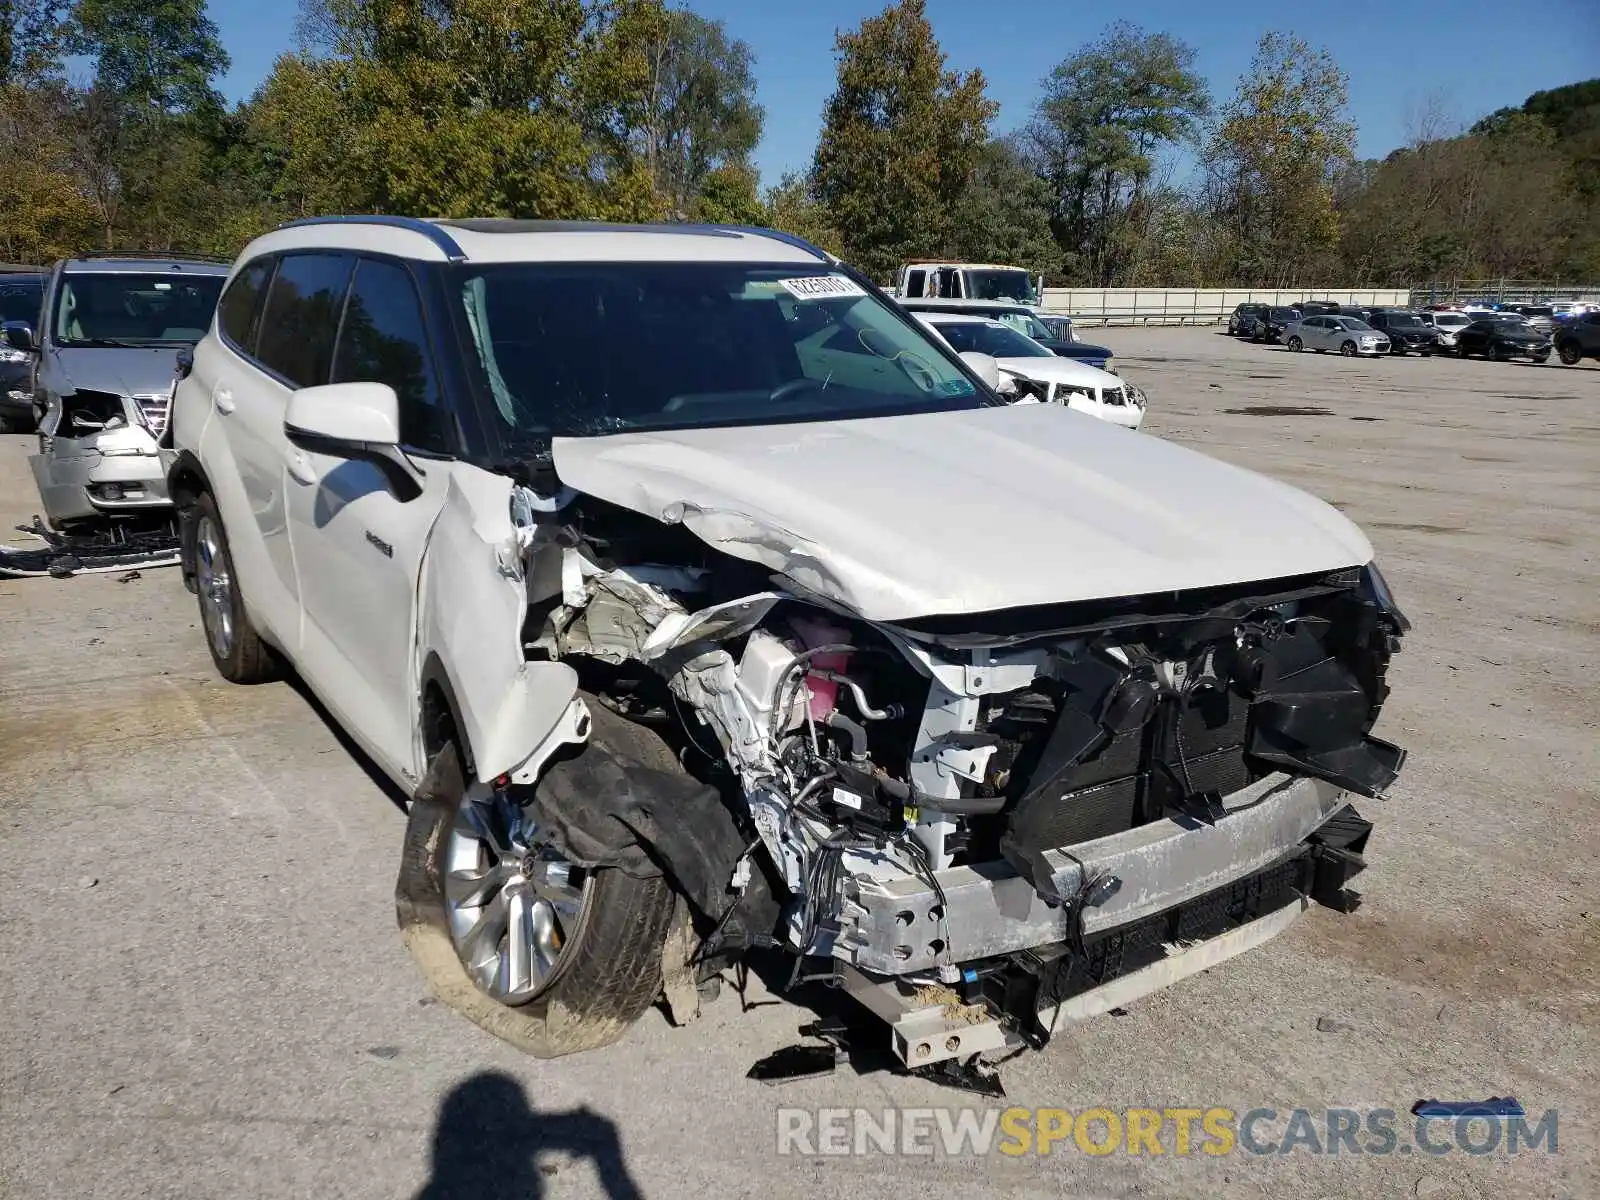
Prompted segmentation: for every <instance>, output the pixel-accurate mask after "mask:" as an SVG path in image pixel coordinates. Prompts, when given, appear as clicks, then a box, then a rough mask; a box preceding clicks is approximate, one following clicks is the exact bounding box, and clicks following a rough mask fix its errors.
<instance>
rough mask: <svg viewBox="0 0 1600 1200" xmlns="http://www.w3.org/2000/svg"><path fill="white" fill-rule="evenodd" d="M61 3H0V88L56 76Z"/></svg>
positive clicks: (62, 36) (61, 42) (63, 29)
mask: <svg viewBox="0 0 1600 1200" xmlns="http://www.w3.org/2000/svg"><path fill="white" fill-rule="evenodd" d="M65 13H66V5H65V0H0V88H7V87H13V86H29V85H32V84H36V83H38V82H40V81H41V80H43V79H45V78H46V77H52V76H59V74H60V68H61V52H62V50H63V49H64V48H65V46H66V40H67V39H66V35H67V25H66V17H65Z"/></svg>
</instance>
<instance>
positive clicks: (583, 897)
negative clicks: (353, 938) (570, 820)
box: [395, 744, 675, 1058]
mask: <svg viewBox="0 0 1600 1200" xmlns="http://www.w3.org/2000/svg"><path fill="white" fill-rule="evenodd" d="M423 793H424V794H422V795H420V796H419V797H418V798H417V799H416V800H415V801H414V802H413V803H412V805H411V812H410V816H409V819H408V821H407V823H406V838H405V846H404V849H403V851H402V853H401V859H400V873H399V877H398V879H397V881H396V884H395V907H396V912H397V916H398V918H399V922H400V927H401V930H402V931H403V934H404V937H405V941H406V945H407V948H408V949H409V950H410V951H411V953H412V956H413V957H415V958H416V960H417V962H418V964H419V965H420V966H421V967H422V969H423V972H424V974H425V975H426V976H427V977H428V982H429V985H430V986H431V987H432V988H433V989H434V991H435V992H436V993H437V994H438V995H439V997H440V999H442V1000H443V1001H445V1003H447V1004H449V1005H450V1006H451V1007H452V1008H454V1009H456V1011H458V1012H460V1013H461V1014H462V1015H464V1016H466V1017H467V1018H468V1019H469V1020H471V1021H473V1022H474V1023H476V1024H478V1025H480V1026H482V1027H483V1028H484V1029H487V1030H488V1031H489V1032H490V1033H493V1034H495V1035H496V1036H497V1037H500V1038H503V1039H504V1040H506V1041H508V1042H510V1043H511V1044H512V1045H514V1046H517V1047H518V1048H519V1049H522V1050H524V1051H526V1052H527V1053H529V1054H532V1055H533V1056H535V1057H536V1058H557V1057H560V1056H561V1055H565V1054H573V1053H577V1052H579V1051H582V1050H592V1049H596V1048H598V1047H600V1046H606V1045H609V1044H611V1043H612V1042H615V1041H617V1040H618V1039H620V1038H621V1037H622V1036H623V1035H624V1034H625V1033H626V1032H627V1030H628V1028H629V1027H630V1026H631V1025H632V1024H633V1023H634V1022H635V1021H636V1020H638V1019H639V1017H640V1016H642V1015H643V1014H644V1012H645V1010H646V1009H648V1008H649V1007H650V1005H651V1004H652V1003H653V1002H654V1001H655V998H656V996H657V995H659V994H660V991H661V984H662V976H661V956H662V947H663V944H664V943H665V941H666V935H667V929H668V926H669V925H670V923H671V920H672V916H673V912H674V905H675V897H674V895H673V893H672V890H671V888H670V887H669V886H668V884H667V881H666V880H665V879H664V878H661V877H659V876H654V877H645V878H639V877H636V876H632V875H627V874H625V873H623V871H621V870H620V869H617V868H609V867H601V868H595V869H584V868H581V867H578V866H576V865H574V864H571V863H568V862H566V860H565V859H563V858H561V856H560V855H559V854H558V853H556V852H555V851H554V850H552V849H549V848H547V847H543V848H542V847H541V846H540V845H539V843H538V841H537V840H536V839H537V830H534V829H531V828H529V827H528V826H527V818H526V814H525V813H523V812H522V810H520V809H519V808H518V806H517V805H516V803H515V801H514V800H512V799H511V798H510V797H509V796H508V795H505V794H503V793H495V792H494V791H493V790H492V789H490V788H488V787H487V786H486V785H483V784H479V783H476V782H472V783H469V782H468V780H467V778H466V772H465V771H464V770H463V768H462V766H461V760H460V756H459V754H458V752H457V750H456V748H455V746H454V745H453V744H447V745H446V746H445V748H444V749H443V750H442V751H440V752H439V755H438V756H437V757H436V759H435V761H434V763H433V765H432V767H431V768H430V770H429V772H428V783H427V784H426V785H425V786H424V789H423ZM519 896H520V897H521V899H520V900H519V899H518V897H519ZM518 913H520V914H521V916H520V920H521V922H522V925H521V928H520V929H518V928H515V927H514V925H513V914H518Z"/></svg>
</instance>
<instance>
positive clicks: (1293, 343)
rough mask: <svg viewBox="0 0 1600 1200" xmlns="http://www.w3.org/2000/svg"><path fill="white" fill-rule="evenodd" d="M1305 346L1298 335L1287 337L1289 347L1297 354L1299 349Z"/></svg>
mask: <svg viewBox="0 0 1600 1200" xmlns="http://www.w3.org/2000/svg"><path fill="white" fill-rule="evenodd" d="M1305 348H1306V344H1305V343H1304V342H1302V341H1301V340H1300V338H1299V336H1298V335H1296V336H1295V337H1292V338H1290V339H1289V349H1291V350H1293V351H1294V352H1295V353H1296V354H1299V353H1300V351H1302V350H1304V349H1305Z"/></svg>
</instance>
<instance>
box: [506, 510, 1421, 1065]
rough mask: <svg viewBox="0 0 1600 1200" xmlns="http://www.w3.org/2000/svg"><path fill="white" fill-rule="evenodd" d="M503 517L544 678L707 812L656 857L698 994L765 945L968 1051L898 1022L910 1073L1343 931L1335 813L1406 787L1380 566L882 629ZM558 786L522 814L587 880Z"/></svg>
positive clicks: (718, 557)
mask: <svg viewBox="0 0 1600 1200" xmlns="http://www.w3.org/2000/svg"><path fill="white" fill-rule="evenodd" d="M513 507H514V510H518V509H519V507H520V511H519V512H518V517H517V523H518V525H519V527H520V528H522V529H523V531H524V532H523V539H524V546H525V551H526V554H525V558H524V565H525V570H526V584H527V592H528V597H529V604H530V606H529V613H528V620H527V624H526V627H525V630H524V642H525V647H526V652H527V654H528V656H529V657H530V658H544V659H552V660H560V661H563V662H565V663H567V664H569V665H571V666H572V667H574V668H575V669H576V670H577V671H578V673H579V677H580V680H581V686H582V689H583V694H584V696H585V697H586V701H587V703H588V704H589V705H590V706H591V708H592V709H593V708H599V709H603V710H606V711H605V713H604V714H603V715H604V716H606V717H607V718H608V719H609V718H613V717H619V718H622V719H624V720H626V721H628V722H632V723H635V724H638V725H642V726H646V727H648V728H650V729H652V730H654V731H655V732H656V733H658V734H659V735H660V736H661V737H662V739H663V740H664V741H665V742H666V743H667V744H668V745H669V746H671V747H673V749H674V751H675V753H676V754H677V758H678V761H679V763H680V764H681V765H682V767H683V768H684V770H685V771H686V772H687V773H688V774H689V775H691V776H693V777H694V778H695V779H696V780H698V781H699V782H700V783H701V784H702V785H704V787H705V788H706V789H707V790H708V794H709V792H712V791H714V792H715V795H716V798H717V799H718V800H719V801H720V805H721V806H720V809H719V808H718V807H717V806H716V805H715V804H713V805H712V807H711V809H708V810H702V811H711V812H713V813H715V814H717V815H716V816H715V818H714V819H718V820H724V821H726V822H727V824H728V826H729V832H728V836H725V837H720V838H718V837H713V836H708V835H706V834H705V833H704V831H702V833H701V834H700V835H698V836H697V837H695V838H691V839H690V840H691V841H692V842H694V843H695V845H696V847H697V848H696V849H695V850H694V851H693V852H692V853H691V852H688V851H684V850H681V849H680V850H679V851H678V852H677V853H676V856H675V855H674V852H673V851H672V849H671V848H670V846H668V847H666V848H663V849H662V850H661V852H660V853H659V854H657V855H653V857H656V858H659V859H663V860H666V862H665V869H666V871H667V872H668V873H669V874H673V875H676V876H678V879H677V882H678V884H679V886H680V890H682V891H683V892H684V893H685V894H686V895H688V896H690V897H691V899H696V900H697V902H696V903H695V908H696V910H697V911H696V914H695V915H696V931H697V933H698V936H699V941H700V946H699V950H698V951H697V952H696V954H695V961H696V962H697V963H698V964H699V965H700V969H701V970H702V971H708V970H713V969H715V968H716V967H717V966H719V965H726V964H727V963H728V962H731V961H733V960H734V959H736V958H738V957H739V956H740V955H741V954H742V953H743V952H744V951H745V950H747V949H749V948H750V947H752V946H770V947H778V948H780V949H782V950H784V951H786V952H787V953H789V954H791V955H793V956H794V967H793V975H792V976H791V982H793V981H794V980H798V979H805V978H825V979H827V980H828V981H829V982H833V983H836V984H839V985H840V986H843V987H845V988H846V989H847V990H849V991H851V992H852V993H853V994H856V995H857V997H858V998H859V999H862V1000H863V1002H864V1003H867V1004H868V1005H869V1007H880V1006H882V1005H883V1004H884V997H885V996H886V995H889V996H898V997H900V998H901V1000H904V999H905V997H908V996H911V995H913V994H915V995H920V996H923V997H924V998H928V997H931V998H932V1000H931V1001H929V1003H931V1005H932V1007H933V1008H936V1009H938V1010H939V1011H940V1012H942V1013H943V1014H944V1017H943V1018H941V1019H942V1020H944V1021H945V1022H946V1024H949V1023H950V1022H951V1021H953V1022H954V1025H953V1026H951V1027H952V1028H953V1027H955V1026H961V1027H962V1028H963V1029H971V1030H972V1031H973V1033H972V1034H970V1035H969V1034H967V1033H964V1032H959V1031H958V1033H957V1034H952V1035H950V1036H945V1033H944V1030H945V1025H940V1026H939V1036H938V1037H936V1038H933V1037H930V1038H923V1037H922V1034H921V1033H918V1032H917V1030H918V1029H921V1028H922V1026H918V1025H916V1021H924V1024H925V1023H926V1022H925V1020H924V1017H923V1016H919V1015H918V1014H919V1013H924V1014H925V1012H926V1011H930V1010H929V1009H928V1006H927V1005H924V1006H923V1008H922V1009H919V1008H918V1007H917V1004H915V1003H911V1002H909V1001H907V1002H905V1003H900V1002H896V1003H897V1004H898V1007H896V1006H895V1005H890V1007H889V1009H888V1010H885V1015H886V1016H887V1017H889V1019H890V1020H891V1023H893V1022H894V1020H895V1019H896V1017H895V1014H896V1013H898V1014H900V1015H901V1016H906V1014H908V1013H909V1014H910V1016H909V1017H906V1021H905V1022H903V1024H905V1027H906V1028H907V1029H910V1030H912V1032H910V1033H904V1032H902V1031H901V1029H900V1027H899V1026H897V1027H896V1029H897V1031H896V1035H895V1036H896V1043H897V1046H899V1047H900V1050H901V1053H902V1057H903V1058H904V1059H905V1060H906V1061H907V1062H910V1063H916V1062H933V1061H939V1060H941V1059H947V1058H952V1057H957V1056H958V1053H959V1055H965V1054H968V1053H973V1052H976V1051H981V1050H985V1049H1003V1048H1005V1047H1007V1046H1015V1045H1021V1044H1026V1045H1042V1044H1043V1041H1044V1040H1045V1039H1046V1038H1047V1037H1048V1036H1049V1029H1048V1028H1047V1026H1046V1025H1045V1024H1043V1023H1041V1021H1040V1019H1039V1016H1038V1014H1039V1012H1040V1011H1041V1009H1042V1008H1049V1007H1051V1006H1060V1005H1063V1004H1067V1003H1069V1002H1070V1001H1071V999H1072V997H1074V996H1077V995H1081V994H1084V993H1087V992H1089V991H1090V990H1092V989H1095V988H1097V987H1101V988H1103V987H1106V986H1109V985H1110V984H1112V983H1113V982H1114V981H1115V980H1117V979H1118V978H1119V977H1124V976H1126V977H1129V978H1131V977H1132V975H1133V973H1136V972H1138V971H1140V970H1144V971H1151V970H1158V969H1159V963H1160V961H1161V959H1162V956H1163V954H1164V953H1170V952H1171V947H1172V946H1173V945H1174V944H1178V945H1184V944H1190V943H1195V942H1201V941H1204V940H1205V939H1207V938H1211V937H1213V936H1214V935H1216V934H1220V933H1222V932H1224V931H1226V930H1228V929H1231V928H1234V927H1235V926H1240V925H1245V924H1248V923H1249V922H1251V921H1256V920H1257V919H1261V918H1266V917H1268V916H1270V915H1271V914H1273V913H1275V912H1278V911H1280V910H1283V909H1284V907H1285V906H1286V905H1289V904H1291V903H1296V902H1298V903H1301V904H1303V903H1304V902H1305V900H1306V899H1307V898H1308V897H1309V898H1313V899H1316V900H1319V901H1321V902H1323V903H1326V904H1330V905H1333V906H1335V907H1344V906H1346V905H1347V904H1348V903H1349V901H1350V896H1349V893H1348V892H1347V891H1346V890H1345V884H1346V882H1347V881H1348V879H1349V878H1350V876H1352V875H1353V874H1355V873H1356V872H1357V871H1359V870H1360V869H1361V868H1362V866H1363V865H1364V864H1363V862H1362V860H1361V857H1360V854H1361V850H1362V849H1363V847H1364V845H1365V842H1366V837H1367V833H1368V831H1369V830H1370V824H1369V823H1368V822H1366V821H1365V820H1363V819H1362V818H1361V817H1360V816H1359V815H1357V814H1356V813H1355V810H1354V809H1353V808H1350V807H1349V806H1348V803H1347V801H1346V799H1345V793H1355V794H1357V795H1360V796H1367V797H1378V796H1381V795H1382V794H1383V793H1384V791H1385V789H1387V788H1388V787H1389V786H1390V784H1391V783H1393V781H1394V780H1395V778H1396V776H1397V774H1398V772H1399V770H1400V767H1401V765H1402V762H1403V760H1404V752H1403V751H1402V750H1400V749H1399V748H1397V747H1395V746H1392V745H1390V744H1388V743H1387V742H1384V741H1381V740H1379V739H1376V738H1374V737H1372V735H1371V732H1370V731H1371V729H1372V726H1373V723H1374V721H1375V720H1376V718H1377V715H1378V712H1379V708H1380V706H1381V704H1382V703H1383V700H1384V698H1385V696H1386V695H1387V686H1386V684H1385V674H1386V670H1387V666H1388V662H1389V658H1390V655H1391V654H1392V653H1393V652H1394V651H1395V650H1396V649H1397V647H1398V642H1399V638H1400V636H1401V635H1402V634H1403V633H1404V631H1405V630H1406V628H1407V625H1406V622H1405V618H1404V617H1403V616H1402V615H1401V614H1400V612H1399V611H1398V609H1397V608H1396V607H1395V605H1394V603H1393V600H1392V598H1391V597H1390V596H1389V594H1388V592H1387V589H1386V587H1385V586H1384V584H1383V582H1382V579H1381V577H1380V576H1378V575H1377V574H1376V571H1375V569H1373V568H1371V567H1367V568H1360V567H1353V568H1349V569H1344V570H1339V571H1335V572H1330V573H1324V574H1320V575H1314V576H1299V577H1294V578H1287V579H1275V580H1268V581H1263V582H1254V583H1246V584H1239V585H1230V586H1226V587H1213V588H1207V589H1202V590H1196V591H1189V592H1175V593H1165V594H1160V595H1146V596H1135V597H1128V598H1120V599H1115V600H1108V601H1098V600H1097V601H1080V602H1073V603H1067V604H1060V605H1049V606H1039V607H1034V608H1025V609H1013V610H1009V611H1004V612H998V613H988V614H977V615H972V614H965V615H960V616H953V617H929V618H918V619H910V620H905V621H901V622H881V621H869V620H865V619H862V618H860V617H858V616H856V615H853V614H852V613H850V612H849V611H847V610H846V609H845V608H844V607H843V606H841V605H839V604H837V603H835V602H833V601H831V600H829V599H828V598H826V597H822V596H818V595H814V594H808V593H806V592H804V591H803V589H801V588H800V587H798V586H797V585H795V584H794V583H793V582H792V580H786V579H785V578H784V577H782V576H778V575H774V574H772V573H771V572H770V571H768V570H767V569H765V568H763V567H762V566H760V565H759V564H757V563H754V562H748V561H743V560H740V559H736V558H733V557H730V556H729V555H726V554H724V553H722V552H721V551H719V550H717V549H715V548H713V547H711V546H709V545H707V544H706V543H705V542H704V541H702V540H700V539H699V538H697V537H695V536H694V535H693V534H691V533H690V532H689V531H688V530H687V529H685V528H684V527H683V526H681V525H678V526H673V525H664V524H662V523H661V522H658V521H655V520H652V519H651V518H649V517H647V516H643V515H641V514H638V513H635V512H632V511H630V510H627V509H624V508H621V507H619V506H617V505H613V504H610V503H607V502H605V501H601V500H598V499H594V498H592V497H588V496H582V495H579V494H576V493H573V492H571V491H570V490H566V491H565V493H564V494H563V495H560V496H558V497H557V499H556V500H555V501H548V500H542V499H540V498H539V497H537V496H535V494H534V493H532V492H530V491H527V490H526V489H518V491H517V492H516V493H515V498H514V501H513ZM597 715H602V714H597ZM558 770H559V768H558ZM541 789H545V792H544V793H543V794H541ZM558 790H559V783H557V784H554V785H551V786H550V787H548V788H547V787H546V784H534V785H531V791H532V793H533V795H532V797H531V799H530V798H527V797H525V802H531V803H534V804H543V805H544V806H545V808H546V810H547V811H546V813H545V814H544V815H545V819H546V824H547V827H549V828H553V829H555V830H557V831H560V830H561V829H563V827H564V826H565V827H566V828H567V829H568V831H569V833H568V836H567V839H566V841H567V844H566V845H565V846H563V850H564V851H565V852H566V853H568V854H569V855H570V856H572V857H573V858H574V859H575V860H576V861H584V860H585V858H588V859H590V860H595V859H598V858H600V857H601V855H602V854H603V853H604V851H603V850H597V849H596V848H595V844H594V839H593V838H591V839H590V841H589V843H587V844H586V845H584V846H579V845H576V844H575V839H576V838H577V836H578V835H577V834H576V833H573V832H571V831H572V820H571V818H572V814H566V818H565V819H564V818H563V816H562V815H559V814H555V813H553V812H551V811H549V810H550V809H552V808H554V807H556V805H557V804H558V803H559V800H558V799H553V798H552V797H555V796H556V795H557V792H558ZM685 811H687V810H685ZM664 818H668V814H665V813H663V812H662V811H660V810H659V809H658V811H657V812H656V813H655V821H656V823H657V824H658V825H659V824H665V823H666V820H665V819H664ZM686 819H687V818H686ZM702 819H703V818H702ZM622 821H623V824H621V825H618V826H616V829H617V831H618V833H619V835H621V834H628V833H636V832H637V828H633V829H631V830H630V829H628V828H626V826H627V824H628V819H627V818H622ZM634 824H635V826H636V825H637V822H635V823H634ZM594 828H595V826H594V824H593V823H592V822H591V823H590V832H591V833H592V831H593V829H594ZM558 836H559V834H558ZM604 838H605V835H604V834H602V835H600V837H599V840H600V841H601V842H603V841H604ZM647 840H648V839H647ZM670 840H671V839H668V841H670ZM646 851H647V853H651V847H650V846H648V845H647V846H646ZM674 857H676V858H677V859H678V861H672V860H673V859H674ZM689 858H693V859H694V860H695V861H694V862H692V863H691V862H687V861H683V860H685V859H689ZM658 865H660V864H658ZM697 873H698V875H699V876H700V877H699V878H689V877H690V876H695V875H696V874H697ZM1163 947H1165V948H1166V949H1165V950H1164V949H1163ZM1194 969H1201V968H1200V967H1198V966H1197V967H1195V968H1194ZM1152 990H1153V989H1152ZM1109 1003H1111V1001H1107V1004H1109ZM1103 1007H1104V1006H1102V1010H1103ZM952 1014H953V1015H952ZM983 1028H988V1029H990V1030H991V1032H992V1035H993V1036H992V1037H988V1038H987V1039H986V1038H985V1037H983V1036H977V1034H978V1031H979V1030H980V1029H983ZM902 1042H903V1043H904V1044H903V1045H901V1043H902Z"/></svg>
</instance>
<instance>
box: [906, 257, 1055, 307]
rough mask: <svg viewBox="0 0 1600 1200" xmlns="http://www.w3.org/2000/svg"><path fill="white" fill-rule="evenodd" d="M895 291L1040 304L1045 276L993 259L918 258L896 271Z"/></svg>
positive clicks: (910, 296)
mask: <svg viewBox="0 0 1600 1200" xmlns="http://www.w3.org/2000/svg"><path fill="white" fill-rule="evenodd" d="M891 292H892V293H893V295H894V296H895V298H896V299H900V300H1010V301H1012V302H1014V303H1017V304H1026V305H1027V306H1028V307H1030V308H1037V307H1038V306H1039V305H1040V304H1041V303H1043V301H1044V276H1043V275H1039V276H1037V277H1033V276H1030V275H1029V274H1028V272H1027V271H1025V270H1024V269H1023V268H1021V267H1004V266H997V265H995V264H993V263H963V262H945V261H935V260H931V259H930V260H915V261H912V262H908V263H906V264H904V265H903V266H902V267H901V268H900V270H899V271H898V272H897V273H896V274H895V281H894V287H893V288H892V289H891Z"/></svg>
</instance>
